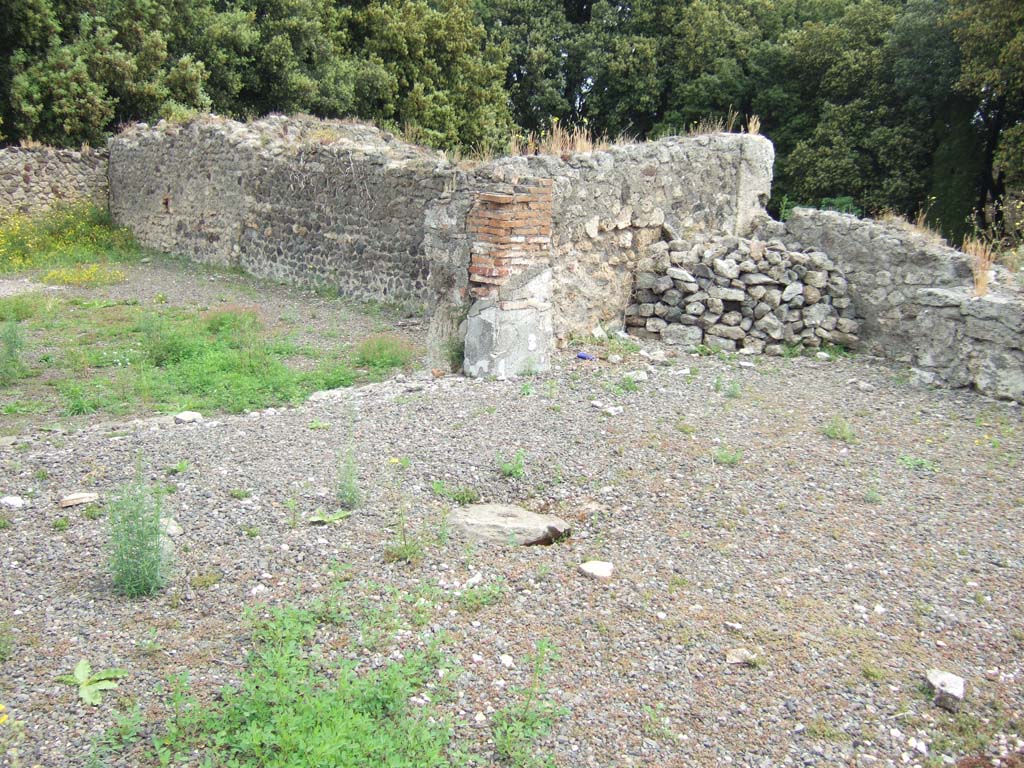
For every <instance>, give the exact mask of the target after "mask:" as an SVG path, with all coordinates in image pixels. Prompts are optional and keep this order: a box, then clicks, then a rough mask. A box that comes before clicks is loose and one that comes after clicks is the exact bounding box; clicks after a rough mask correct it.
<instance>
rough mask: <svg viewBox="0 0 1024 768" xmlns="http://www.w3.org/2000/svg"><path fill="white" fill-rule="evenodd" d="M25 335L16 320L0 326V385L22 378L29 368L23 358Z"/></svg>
mask: <svg viewBox="0 0 1024 768" xmlns="http://www.w3.org/2000/svg"><path fill="white" fill-rule="evenodd" d="M24 348H25V337H24V336H23V335H22V332H21V328H20V327H19V326H18V323H17V322H16V321H14V320H7V321H5V322H4V323H3V325H2V326H0V387H6V386H8V385H10V384H12V383H13V382H14V381H16V380H17V379H20V378H22V377H23V376H24V375H25V374H26V373H27V372H28V368H27V367H26V366H25V364H24V363H23V362H22V360H21V354H22V350H23V349H24Z"/></svg>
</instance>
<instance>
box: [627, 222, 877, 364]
mask: <svg viewBox="0 0 1024 768" xmlns="http://www.w3.org/2000/svg"><path fill="white" fill-rule="evenodd" d="M633 298H634V302H633V303H632V304H630V305H629V306H628V307H627V308H626V318H625V320H626V326H627V328H628V329H629V331H630V332H631V333H633V334H634V335H640V336H645V337H648V338H654V339H660V340H661V341H663V342H665V343H666V344H671V345H681V346H683V347H684V348H686V349H695V348H696V347H697V346H698V345H704V346H707V347H710V348H711V349H720V350H725V351H729V352H733V351H740V350H741V351H745V352H749V353H762V352H764V353H767V354H781V353H782V350H783V347H784V346H785V345H801V346H804V347H812V348H813V347H820V346H821V345H822V344H823V343H829V344H838V345H842V346H853V345H855V344H856V343H857V341H858V336H857V333H858V330H859V324H858V322H857V319H856V317H855V314H854V308H853V304H852V301H851V299H850V296H849V286H848V284H847V281H846V278H845V277H844V276H843V273H842V271H841V270H840V269H839V268H838V266H837V265H836V264H835V263H834V262H833V261H832V260H831V259H830V258H829V257H828V255H827V254H825V253H823V252H821V251H817V250H811V251H809V252H806V253H805V252H802V251H799V250H790V249H788V248H787V247H786V246H785V245H784V244H783V243H782V241H780V240H771V241H768V242H767V243H765V242H762V241H760V240H748V239H746V238H740V237H733V236H713V235H712V236H698V237H696V238H693V239H691V240H672V241H669V242H664V241H663V242H658V243H655V244H654V245H652V246H651V248H650V249H649V251H648V255H647V256H646V258H643V259H641V260H640V261H639V263H638V271H637V276H636V287H635V291H634V297H633Z"/></svg>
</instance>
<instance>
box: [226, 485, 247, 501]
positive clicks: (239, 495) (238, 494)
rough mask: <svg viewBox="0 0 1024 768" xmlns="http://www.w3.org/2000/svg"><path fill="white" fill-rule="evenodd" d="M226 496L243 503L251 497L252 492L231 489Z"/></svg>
mask: <svg viewBox="0 0 1024 768" xmlns="http://www.w3.org/2000/svg"><path fill="white" fill-rule="evenodd" d="M228 495H229V496H230V497H231V498H232V499H238V500H239V501H243V500H245V499H248V498H250V497H252V491H249V490H246V489H245V488H232V489H231V490H230V491H228Z"/></svg>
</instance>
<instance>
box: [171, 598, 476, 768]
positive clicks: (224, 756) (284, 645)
mask: <svg viewBox="0 0 1024 768" xmlns="http://www.w3.org/2000/svg"><path fill="white" fill-rule="evenodd" d="M250 621H251V624H252V638H253V641H252V642H253V651H252V653H251V654H250V655H249V657H248V660H247V663H246V667H245V669H244V670H243V671H242V674H241V681H240V682H239V684H238V686H237V687H234V688H228V689H225V690H223V691H222V692H221V695H220V696H218V697H217V699H216V700H214V701H211V702H209V703H204V704H203V705H201V706H200V705H199V704H198V702H197V701H196V700H195V699H194V698H193V696H192V695H191V694H190V693H189V690H188V682H187V679H186V678H179V679H177V680H175V681H172V690H171V692H170V696H169V709H170V715H169V718H168V720H167V722H166V724H165V727H164V729H163V732H162V733H160V734H158V735H157V736H156V737H155V738H154V747H155V749H156V752H157V754H156V757H157V758H158V759H159V761H160V763H161V764H164V765H170V764H178V763H179V762H180V761H181V760H184V759H187V757H188V756H189V755H190V754H194V752H195V750H196V749H200V750H201V751H202V754H203V759H204V760H208V761H210V763H211V764H217V765H229V764H230V765H239V766H257V765H258V766H262V767H263V768H287V767H288V766H298V765H353V766H354V765H388V766H391V768H441V767H442V766H448V765H451V764H452V760H451V759H450V756H449V754H448V750H449V743H450V740H451V733H452V728H451V723H450V722H449V721H448V719H447V718H446V717H444V716H443V715H442V713H441V712H440V710H439V709H438V708H437V707H436V706H435V705H434V704H432V703H426V704H424V705H423V706H413V705H411V704H410V699H411V698H413V697H418V696H419V695H420V694H421V692H426V691H427V687H428V686H429V688H430V690H429V695H428V696H424V697H423V698H424V699H426V700H427V702H430V701H432V700H434V699H436V698H438V697H439V696H441V695H444V694H445V693H446V691H445V688H446V687H447V685H448V680H449V679H454V678H455V677H457V676H456V675H452V674H451V665H450V663H448V662H447V659H446V657H445V656H444V654H443V653H442V650H441V647H440V645H439V643H438V642H434V643H432V644H430V645H428V646H427V647H426V648H424V649H423V650H412V651H408V652H406V653H405V654H404V656H403V657H402V659H401V660H400V661H390V662H388V663H386V664H385V665H383V666H381V667H379V668H376V669H367V668H366V666H365V665H361V664H357V663H356V662H355V661H348V660H343V661H338V662H331V661H329V660H328V659H327V658H325V657H324V656H323V655H321V654H320V653H319V652H318V650H317V648H316V646H315V645H314V643H313V642H312V641H313V637H314V635H315V634H316V630H317V627H318V623H317V621H318V613H317V612H315V611H311V610H305V609H301V608H296V607H290V606H288V607H282V608H271V609H270V611H269V617H268V618H265V619H255V618H251V619H250ZM325 667H326V669H325ZM439 680H440V681H442V682H441V683H440V684H439V683H438V681H439ZM154 762H155V761H154Z"/></svg>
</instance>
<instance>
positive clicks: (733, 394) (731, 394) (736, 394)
mask: <svg viewBox="0 0 1024 768" xmlns="http://www.w3.org/2000/svg"><path fill="white" fill-rule="evenodd" d="M725 396H726V397H728V398H729V399H731V400H736V399H737V398H740V397H742V396H743V387H742V386H741V385H740V383H739V382H738V381H730V382H729V386H728V387H726V388H725Z"/></svg>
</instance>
